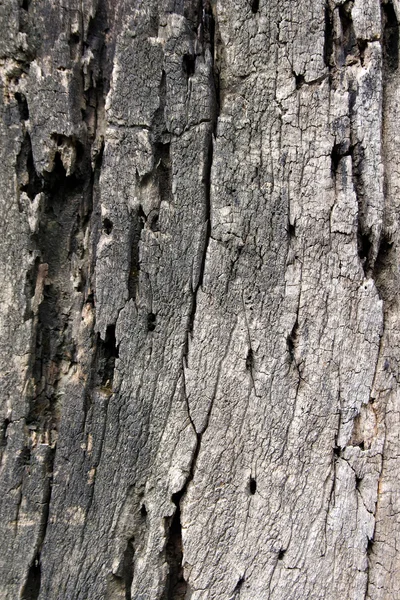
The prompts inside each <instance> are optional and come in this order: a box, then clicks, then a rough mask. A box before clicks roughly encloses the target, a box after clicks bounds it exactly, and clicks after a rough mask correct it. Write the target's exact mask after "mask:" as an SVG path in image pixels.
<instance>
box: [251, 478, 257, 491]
mask: <svg viewBox="0 0 400 600" xmlns="http://www.w3.org/2000/svg"><path fill="white" fill-rule="evenodd" d="M249 490H250V494H251V495H252V496H254V494H255V493H256V491H257V482H256V480H255V479H254V477H250V481H249Z"/></svg>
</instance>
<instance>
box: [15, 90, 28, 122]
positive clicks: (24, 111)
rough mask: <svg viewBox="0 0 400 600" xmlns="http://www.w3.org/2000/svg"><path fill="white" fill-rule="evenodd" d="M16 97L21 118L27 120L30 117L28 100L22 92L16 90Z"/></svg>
mask: <svg viewBox="0 0 400 600" xmlns="http://www.w3.org/2000/svg"><path fill="white" fill-rule="evenodd" d="M14 97H15V99H16V101H17V102H18V109H19V114H20V117H21V120H22V121H27V120H28V119H29V109H28V102H27V101H26V98H25V96H24V94H21V93H20V92H16V93H15V94H14Z"/></svg>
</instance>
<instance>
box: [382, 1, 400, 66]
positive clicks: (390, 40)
mask: <svg viewBox="0 0 400 600" xmlns="http://www.w3.org/2000/svg"><path fill="white" fill-rule="evenodd" d="M382 13H383V14H382V17H383V40H382V52H383V67H384V69H383V70H384V73H393V72H394V71H397V69H398V67H399V23H398V20H397V16H396V11H395V9H394V6H393V2H392V1H390V2H387V3H386V4H382Z"/></svg>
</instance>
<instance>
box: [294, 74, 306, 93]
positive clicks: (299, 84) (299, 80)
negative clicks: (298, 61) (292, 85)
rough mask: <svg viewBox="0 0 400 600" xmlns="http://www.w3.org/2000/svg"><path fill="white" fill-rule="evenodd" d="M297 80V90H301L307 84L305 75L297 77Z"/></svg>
mask: <svg viewBox="0 0 400 600" xmlns="http://www.w3.org/2000/svg"><path fill="white" fill-rule="evenodd" d="M295 79H296V90H299V89H300V88H301V87H302V86H303V85H304V83H305V79H304V75H301V74H300V75H295Z"/></svg>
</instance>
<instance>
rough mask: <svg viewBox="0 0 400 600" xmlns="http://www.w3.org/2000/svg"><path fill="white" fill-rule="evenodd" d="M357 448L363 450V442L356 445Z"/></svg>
mask: <svg viewBox="0 0 400 600" xmlns="http://www.w3.org/2000/svg"><path fill="white" fill-rule="evenodd" d="M357 446H358V447H359V448H360V450H363V451H364V450H365V446H364V442H360V443H359V444H357Z"/></svg>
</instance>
